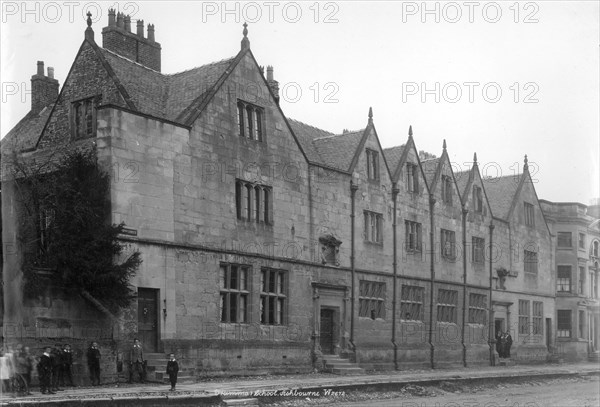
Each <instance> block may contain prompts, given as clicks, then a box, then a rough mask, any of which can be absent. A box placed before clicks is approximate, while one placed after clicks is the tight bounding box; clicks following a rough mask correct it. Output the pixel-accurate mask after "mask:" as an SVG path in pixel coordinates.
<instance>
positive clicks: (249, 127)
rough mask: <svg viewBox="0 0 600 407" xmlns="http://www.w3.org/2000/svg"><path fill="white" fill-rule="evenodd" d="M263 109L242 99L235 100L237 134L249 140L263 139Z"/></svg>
mask: <svg viewBox="0 0 600 407" xmlns="http://www.w3.org/2000/svg"><path fill="white" fill-rule="evenodd" d="M264 117H265V114H264V109H263V108H262V107H259V106H256V105H253V104H251V103H248V102H244V101H242V100H238V102H237V121H238V131H239V136H240V137H244V138H248V139H250V140H256V141H263V135H264V134H263V133H264Z"/></svg>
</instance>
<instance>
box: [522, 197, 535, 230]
mask: <svg viewBox="0 0 600 407" xmlns="http://www.w3.org/2000/svg"><path fill="white" fill-rule="evenodd" d="M523 210H524V213H525V224H526V225H527V226H534V225H535V217H534V212H533V205H532V204H530V203H527V202H523Z"/></svg>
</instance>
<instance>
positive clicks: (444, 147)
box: [442, 139, 446, 150]
mask: <svg viewBox="0 0 600 407" xmlns="http://www.w3.org/2000/svg"><path fill="white" fill-rule="evenodd" d="M442 148H443V149H444V150H445V149H446V139H444V142H443V143H442Z"/></svg>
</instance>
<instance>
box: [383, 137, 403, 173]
mask: <svg viewBox="0 0 600 407" xmlns="http://www.w3.org/2000/svg"><path fill="white" fill-rule="evenodd" d="M405 147H406V144H402V145H401V146H395V147H390V148H384V149H383V155H384V156H385V161H386V162H387V163H388V166H389V168H390V172H391V173H392V175H394V173H395V172H396V169H397V168H398V164H400V159H401V158H402V153H403V152H404V148H405Z"/></svg>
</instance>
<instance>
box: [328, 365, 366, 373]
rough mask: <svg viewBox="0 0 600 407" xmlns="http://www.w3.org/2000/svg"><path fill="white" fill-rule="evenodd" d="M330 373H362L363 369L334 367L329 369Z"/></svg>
mask: <svg viewBox="0 0 600 407" xmlns="http://www.w3.org/2000/svg"><path fill="white" fill-rule="evenodd" d="M331 373H333V374H339V375H352V374H363V373H365V369H363V368H360V367H356V366H354V367H336V368H333V369H331Z"/></svg>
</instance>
